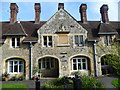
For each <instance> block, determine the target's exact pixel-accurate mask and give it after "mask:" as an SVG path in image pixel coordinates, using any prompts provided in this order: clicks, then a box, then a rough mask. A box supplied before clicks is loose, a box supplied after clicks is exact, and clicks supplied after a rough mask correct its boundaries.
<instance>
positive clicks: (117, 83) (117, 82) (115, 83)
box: [111, 79, 120, 88]
mask: <svg viewBox="0 0 120 90" xmlns="http://www.w3.org/2000/svg"><path fill="white" fill-rule="evenodd" d="M111 83H112V85H114V86H115V87H117V88H120V81H119V80H118V79H115V80H112V82H111Z"/></svg>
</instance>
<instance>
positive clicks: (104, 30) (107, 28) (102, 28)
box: [98, 23, 118, 34]
mask: <svg viewBox="0 0 120 90" xmlns="http://www.w3.org/2000/svg"><path fill="white" fill-rule="evenodd" d="M98 34H118V32H117V31H116V28H115V27H113V25H112V23H109V24H106V23H101V24H100V25H99V32H98Z"/></svg>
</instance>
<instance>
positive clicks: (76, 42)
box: [75, 35, 79, 46]
mask: <svg viewBox="0 0 120 90" xmlns="http://www.w3.org/2000/svg"><path fill="white" fill-rule="evenodd" d="M75 44H76V45H77V46H78V45H79V40H78V35H75Z"/></svg>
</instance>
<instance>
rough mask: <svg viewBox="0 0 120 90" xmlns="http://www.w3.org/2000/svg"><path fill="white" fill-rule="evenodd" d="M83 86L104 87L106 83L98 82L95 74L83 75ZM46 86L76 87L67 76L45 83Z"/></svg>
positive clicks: (47, 87)
mask: <svg viewBox="0 0 120 90" xmlns="http://www.w3.org/2000/svg"><path fill="white" fill-rule="evenodd" d="M80 79H81V82H82V88H104V85H103V84H102V83H100V82H98V81H97V80H96V79H95V78H94V77H93V76H81V77H80ZM44 88H46V89H49V88H74V83H73V80H71V79H69V78H67V79H64V78H57V79H54V80H52V81H51V82H48V83H45V85H44Z"/></svg>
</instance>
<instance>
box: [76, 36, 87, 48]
mask: <svg viewBox="0 0 120 90" xmlns="http://www.w3.org/2000/svg"><path fill="white" fill-rule="evenodd" d="M75 36H78V37H80V36H82V38H83V41H82V44H80V42H81V40H80V38H78V45H77V44H76V43H75V42H76V40H75ZM84 41H85V40H84V35H74V46H78V47H82V46H84Z"/></svg>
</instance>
